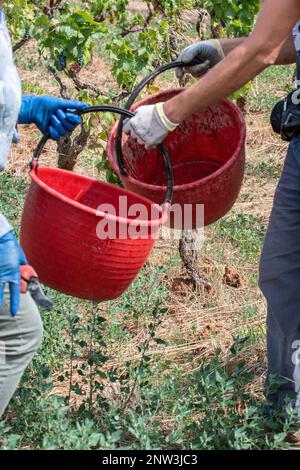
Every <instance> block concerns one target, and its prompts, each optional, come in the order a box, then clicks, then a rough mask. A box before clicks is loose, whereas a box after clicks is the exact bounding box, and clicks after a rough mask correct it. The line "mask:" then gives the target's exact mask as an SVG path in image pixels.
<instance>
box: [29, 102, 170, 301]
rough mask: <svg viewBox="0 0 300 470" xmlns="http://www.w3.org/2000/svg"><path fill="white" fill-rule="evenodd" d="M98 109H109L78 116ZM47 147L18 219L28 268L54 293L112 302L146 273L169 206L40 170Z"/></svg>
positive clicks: (83, 179) (65, 173)
mask: <svg viewBox="0 0 300 470" xmlns="http://www.w3.org/2000/svg"><path fill="white" fill-rule="evenodd" d="M96 108H97V109H96ZM100 108H101V109H102V110H103V108H107V107H105V106H104V107H94V108H88V109H87V110H85V111H84V112H83V113H82V114H85V113H86V112H92V111H95V110H96V111H97V110H99V109H100ZM46 141H47V138H44V139H42V141H41V142H40V144H39V146H38V148H37V150H36V153H35V160H34V164H33V167H32V169H31V171H30V177H31V185H30V188H29V191H28V194H27V197H26V201H25V206H24V210H23V216H22V223H21V244H22V247H23V249H24V251H25V253H26V256H27V259H28V262H29V264H30V265H32V266H33V267H34V269H35V270H36V271H37V273H38V275H39V277H40V280H41V282H42V283H43V284H45V285H46V286H49V287H51V288H53V289H55V290H58V291H61V292H63V293H65V294H68V295H71V296H73V297H79V298H83V299H87V300H93V301H104V300H111V299H114V298H116V297H118V296H120V295H121V294H122V293H123V292H124V291H125V290H126V289H127V288H128V286H129V285H130V284H131V283H132V281H133V280H134V279H135V277H136V276H137V274H138V273H139V271H140V270H141V268H142V267H143V266H144V264H145V262H146V260H147V258H148V256H149V254H150V252H151V249H152V247H153V245H154V242H155V239H156V237H157V234H158V231H159V228H160V225H161V224H162V223H164V222H165V220H166V219H167V217H168V214H167V209H168V205H169V204H168V203H167V204H166V205H165V207H163V208H162V207H160V206H158V205H157V204H154V203H153V202H152V201H151V200H149V199H147V198H144V197H142V196H139V195H136V194H133V193H131V192H129V191H126V190H125V189H121V188H118V187H115V186H112V185H109V184H107V183H104V182H101V181H98V180H95V179H92V178H88V177H85V176H81V175H79V174H77V173H74V172H70V171H65V170H60V169H53V168H45V167H38V166H37V159H38V158H39V155H40V153H41V151H42V149H43V146H44V144H45V142H46ZM101 204H104V205H105V206H101ZM122 204H123V207H122ZM125 205H126V207H125ZM137 205H138V206H137ZM99 206H100V207H99ZM130 208H135V209H136V210H137V211H138V210H139V208H142V209H143V211H144V212H143V214H145V216H144V217H143V215H142V216H140V217H138V218H137V217H136V216H135V215H136V214H135V212H134V209H133V211H132V212H130ZM107 230H110V232H109V233H108V236H107V238H106V231H107Z"/></svg>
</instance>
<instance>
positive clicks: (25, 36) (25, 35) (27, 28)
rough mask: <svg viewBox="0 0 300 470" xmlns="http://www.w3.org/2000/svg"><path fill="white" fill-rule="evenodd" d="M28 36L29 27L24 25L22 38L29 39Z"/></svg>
mask: <svg viewBox="0 0 300 470" xmlns="http://www.w3.org/2000/svg"><path fill="white" fill-rule="evenodd" d="M29 36H30V32H29V27H28V26H26V28H25V33H24V39H29Z"/></svg>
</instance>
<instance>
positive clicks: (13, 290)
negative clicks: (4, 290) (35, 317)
mask: <svg viewBox="0 0 300 470" xmlns="http://www.w3.org/2000/svg"><path fill="white" fill-rule="evenodd" d="M9 291H10V313H11V316H12V317H15V316H16V315H17V313H18V311H19V308H20V277H18V279H17V280H16V281H15V282H10V283H9Z"/></svg>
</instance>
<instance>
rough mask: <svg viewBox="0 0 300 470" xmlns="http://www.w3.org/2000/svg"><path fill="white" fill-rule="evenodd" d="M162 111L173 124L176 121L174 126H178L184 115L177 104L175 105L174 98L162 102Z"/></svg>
mask: <svg viewBox="0 0 300 470" xmlns="http://www.w3.org/2000/svg"><path fill="white" fill-rule="evenodd" d="M163 111H164V114H165V116H166V117H167V119H168V120H169V121H170V122H172V123H174V124H175V123H176V127H178V126H179V125H180V124H181V122H182V121H183V120H184V119H185V116H183V115H182V113H181V112H180V110H179V108H178V106H176V101H175V99H174V98H172V99H171V100H169V101H166V102H165V103H163Z"/></svg>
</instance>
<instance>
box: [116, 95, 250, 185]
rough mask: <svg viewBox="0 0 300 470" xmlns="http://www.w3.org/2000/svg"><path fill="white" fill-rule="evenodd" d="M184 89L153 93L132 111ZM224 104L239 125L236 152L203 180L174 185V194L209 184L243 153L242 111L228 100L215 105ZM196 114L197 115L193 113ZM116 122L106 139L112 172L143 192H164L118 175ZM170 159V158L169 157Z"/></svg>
mask: <svg viewBox="0 0 300 470" xmlns="http://www.w3.org/2000/svg"><path fill="white" fill-rule="evenodd" d="M184 90H186V88H170V89H168V90H161V91H159V92H158V93H155V94H153V95H150V97H149V96H148V97H145V98H143V99H142V100H140V101H138V102H137V103H135V104H134V105H133V106H132V108H131V109H132V111H135V110H136V109H137V108H138V107H140V106H143V105H146V104H147V103H148V102H149V98H153V97H165V96H166V94H168V95H170V97H172V96H175V95H176V94H179V93H182V92H183V91H184ZM221 103H224V104H226V105H227V106H229V107H230V108H231V109H232V110H233V111H234V113H235V115H236V118H237V120H238V121H239V123H240V125H241V136H240V139H239V141H238V145H237V148H236V150H235V151H234V152H233V154H232V156H231V157H230V158H229V160H227V162H226V163H225V164H224V165H222V166H221V167H220V168H219V169H218V170H216V171H215V172H213V173H211V174H210V175H208V176H206V177H205V178H200V179H197V180H194V181H192V182H190V183H186V184H180V185H174V191H176V192H183V191H184V192H185V191H187V190H189V189H193V188H194V187H195V186H197V187H199V185H205V184H207V183H209V182H210V181H211V180H213V179H215V178H216V177H219V176H220V175H222V173H223V172H224V170H226V169H227V168H230V166H231V165H233V163H234V162H235V161H236V160H237V159H238V157H239V155H240V154H241V152H242V151H243V148H244V147H245V141H246V123H245V119H244V116H243V113H242V111H241V110H240V109H239V108H238V107H237V105H235V104H234V103H233V102H232V101H231V100H230V99H229V98H225V99H223V100H221V101H220V102H219V103H217V104H221ZM194 114H197V113H194ZM118 122H119V120H118V121H117V122H116V123H115V124H114V126H113V127H112V129H111V131H110V134H109V138H108V143H107V150H108V151H107V154H108V160H109V163H110V165H111V166H112V168H113V170H114V171H115V172H116V173H117V175H118V176H119V177H120V178H121V179H122V181H128V182H129V183H131V184H133V185H135V186H139V187H140V188H143V189H145V190H151V191H153V192H157V193H160V192H162V191H165V188H166V186H161V185H155V184H151V183H145V182H144V181H141V180H138V179H136V178H134V177H133V176H131V175H126V176H122V175H121V174H120V170H119V167H118V164H117V161H116V151H115V141H116V135H117V127H118ZM171 157H172V156H171Z"/></svg>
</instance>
